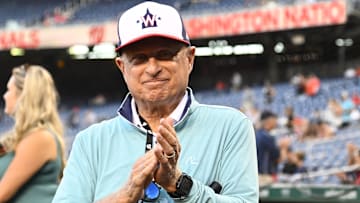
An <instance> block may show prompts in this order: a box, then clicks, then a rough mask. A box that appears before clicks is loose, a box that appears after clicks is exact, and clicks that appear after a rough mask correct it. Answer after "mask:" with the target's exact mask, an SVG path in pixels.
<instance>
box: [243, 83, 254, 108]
mask: <svg viewBox="0 0 360 203" xmlns="http://www.w3.org/2000/svg"><path fill="white" fill-rule="evenodd" d="M245 103H250V104H254V103H255V93H254V90H253V89H252V88H251V87H249V86H245V87H244V89H243V91H242V104H245Z"/></svg>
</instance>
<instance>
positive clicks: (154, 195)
mask: <svg viewBox="0 0 360 203" xmlns="http://www.w3.org/2000/svg"><path fill="white" fill-rule="evenodd" d="M159 196H160V187H159V186H158V185H157V184H156V183H155V182H154V181H152V182H150V184H149V185H148V186H147V188H146V189H145V191H144V197H143V198H142V201H143V202H155V201H156V200H157V199H158V198H159Z"/></svg>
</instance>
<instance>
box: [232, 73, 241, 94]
mask: <svg viewBox="0 0 360 203" xmlns="http://www.w3.org/2000/svg"><path fill="white" fill-rule="evenodd" d="M241 83H242V76H241V74H240V73H239V72H235V73H234V74H233V75H232V78H231V90H233V91H238V90H240V87H241Z"/></svg>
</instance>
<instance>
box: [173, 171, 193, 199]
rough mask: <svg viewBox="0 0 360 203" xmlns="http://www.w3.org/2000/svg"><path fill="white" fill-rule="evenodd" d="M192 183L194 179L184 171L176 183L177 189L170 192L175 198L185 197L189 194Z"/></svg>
mask: <svg viewBox="0 0 360 203" xmlns="http://www.w3.org/2000/svg"><path fill="white" fill-rule="evenodd" d="M192 185H193V181H192V179H191V177H190V176H188V175H187V174H185V173H183V174H182V175H181V176H180V178H179V180H178V182H177V184H176V191H175V192H174V193H169V195H170V196H171V197H173V198H180V199H184V198H186V197H187V196H189V194H190V191H191V188H192Z"/></svg>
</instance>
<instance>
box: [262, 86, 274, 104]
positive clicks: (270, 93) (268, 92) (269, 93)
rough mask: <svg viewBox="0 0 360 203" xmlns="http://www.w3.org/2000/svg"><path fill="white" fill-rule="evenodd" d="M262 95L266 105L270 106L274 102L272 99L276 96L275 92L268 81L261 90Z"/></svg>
mask: <svg viewBox="0 0 360 203" xmlns="http://www.w3.org/2000/svg"><path fill="white" fill-rule="evenodd" d="M263 94H264V98H265V103H266V104H271V103H272V102H273V100H274V97H275V95H276V90H275V88H274V87H273V86H272V84H271V82H270V81H268V80H267V81H265V86H264V88H263Z"/></svg>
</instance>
